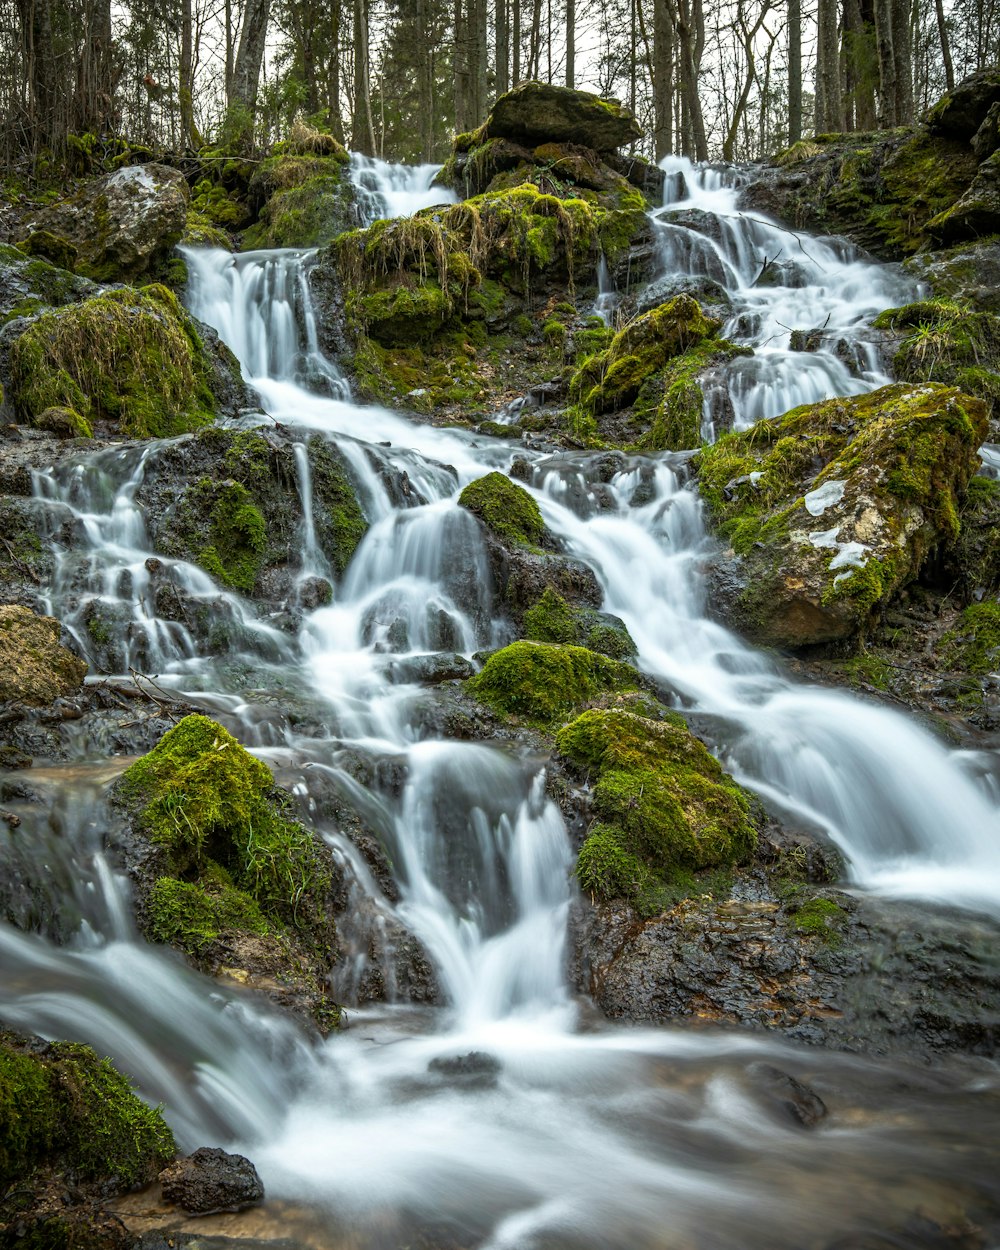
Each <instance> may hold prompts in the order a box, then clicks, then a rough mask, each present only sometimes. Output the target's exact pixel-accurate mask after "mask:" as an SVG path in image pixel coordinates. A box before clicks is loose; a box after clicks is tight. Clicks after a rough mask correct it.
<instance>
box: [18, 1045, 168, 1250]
mask: <svg viewBox="0 0 1000 1250" xmlns="http://www.w3.org/2000/svg"><path fill="white" fill-rule="evenodd" d="M174 1154H175V1147H174V1139H173V1135H172V1134H171V1132H170V1129H169V1128H168V1127H167V1125H166V1124H165V1123H164V1121H163V1117H162V1116H161V1115H160V1113H159V1111H157V1110H155V1109H153V1108H152V1107H148V1106H146V1104H145V1103H143V1102H142V1101H141V1100H140V1099H139V1098H138V1097H137V1096H136V1094H135V1092H134V1090H133V1089H132V1086H131V1085H130V1084H129V1082H128V1080H127V1079H126V1078H125V1077H124V1076H122V1075H121V1073H120V1072H118V1071H116V1070H115V1068H114V1067H112V1065H111V1063H110V1061H109V1060H107V1059H101V1058H99V1057H98V1055H96V1054H95V1053H94V1051H93V1050H92V1049H91V1048H90V1047H89V1046H80V1045H76V1044H74V1043H70V1042H43V1041H42V1040H41V1039H40V1038H26V1037H22V1036H20V1035H18V1034H15V1033H10V1032H6V1031H2V1032H0V1186H2V1187H3V1188H4V1189H5V1190H6V1189H8V1187H10V1186H13V1185H15V1184H18V1185H25V1186H27V1185H30V1183H31V1180H32V1177H33V1174H34V1173H35V1172H36V1171H37V1170H38V1169H41V1168H51V1169H54V1170H57V1171H58V1172H59V1173H61V1174H62V1175H63V1176H65V1177H66V1179H67V1180H70V1181H71V1183H72V1180H76V1181H77V1182H85V1183H86V1182H97V1183H99V1184H100V1185H101V1187H102V1188H103V1189H104V1190H105V1191H106V1192H109V1193H115V1192H118V1193H120V1192H122V1191H124V1190H127V1189H133V1188H135V1187H137V1186H139V1185H144V1184H148V1183H149V1182H151V1181H153V1180H154V1179H155V1177H156V1175H157V1173H158V1172H159V1171H160V1170H161V1168H162V1167H163V1166H164V1164H166V1163H168V1162H169V1161H170V1160H171V1159H172V1158H173V1157H174ZM71 1178H72V1179H71ZM5 1206H6V1204H5ZM38 1244H41V1243H38ZM45 1244H48V1243H45ZM52 1244H56V1243H55V1242H53V1243H52Z"/></svg>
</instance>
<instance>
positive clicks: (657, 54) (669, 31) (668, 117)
mask: <svg viewBox="0 0 1000 1250" xmlns="http://www.w3.org/2000/svg"><path fill="white" fill-rule="evenodd" d="M650 77H651V79H652V83H653V151H654V154H655V156H656V159H657V160H658V161H659V160H662V159H663V157H664V156H669V155H670V153H671V152H672V151H673V150H674V143H673V126H674V118H673V110H674V23H673V16H672V13H671V11H670V8H669V6H668V4H667V0H653V70H652V74H651V76H650Z"/></svg>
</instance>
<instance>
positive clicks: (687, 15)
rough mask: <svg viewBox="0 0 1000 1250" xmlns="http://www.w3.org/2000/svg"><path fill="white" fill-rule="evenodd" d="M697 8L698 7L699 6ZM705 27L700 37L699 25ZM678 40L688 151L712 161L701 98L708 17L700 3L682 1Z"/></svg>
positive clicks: (678, 15) (678, 22)
mask: <svg viewBox="0 0 1000 1250" xmlns="http://www.w3.org/2000/svg"><path fill="white" fill-rule="evenodd" d="M695 5H697V8H696V7H695ZM699 25H700V27H701V32H700V36H699V31H698V26H699ZM677 37H678V41H679V43H680V53H681V89H682V93H683V94H682V99H683V103H684V122H685V125H684V136H685V143H684V151H685V155H687V156H693V157H694V159H695V160H698V161H707V160H708V138H707V136H706V133H705V118H704V115H703V114H702V111H701V101H700V99H699V98H698V68H697V66H698V61H699V59H700V53H699V45H700V46H702V47H703V46H704V18H703V16H702V15H701V6H700V4H698V0H694V3H692V0H678V3H677Z"/></svg>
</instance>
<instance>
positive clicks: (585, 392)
mask: <svg viewBox="0 0 1000 1250" xmlns="http://www.w3.org/2000/svg"><path fill="white" fill-rule="evenodd" d="M719 325H720V323H719V322H718V321H716V320H714V319H713V318H710V317H706V316H705V314H704V313H703V311H702V309H701V306H700V305H699V304H698V301H697V300H695V299H693V298H692V297H691V296H690V295H684V294H682V295H676V296H674V298H673V299H670V300H668V301H667V302H666V303H663V304H660V305H659V306H657V307H656V308H652V309H650V310H649V311H648V312H645V313H643V314H642V315H641V316H639V317H636V318H635V320H633V321H631V322H629V324H628V325H626V326H625V327H624V329H622V330H620V331H619V332H618V333H617V334H615V335H614V337H613V338H612V339H611V341H610V343H608V345H607V346H605V347H603V348H602V349H601V350H598V351H596V352H593V353H592V354H589V355H587V354H581V355H580V356H578V363H577V367H576V369H575V371H574V373H573V376H572V379H571V381H570V388H569V393H570V398H571V400H572V401H573V404H572V406H571V408H570V419H571V422H572V428H573V430H574V432H575V433H576V434H577V436H578V437H580V438H583V439H586V440H588V441H597V442H600V443H605V444H610V445H614V446H624V447H632V448H635V449H638V450H644V451H678V450H682V449H684V448H689V447H696V446H697V445H698V444H699V443H700V442H701V425H702V410H703V406H704V394H703V391H702V385H701V383H702V379H703V377H704V376H705V375H706V374H707V373H708V372H709V371H710V370H711V369H713V368H714V367H715V366H717V365H719V364H721V363H722V362H723V361H725V360H728V359H730V358H731V357H732V356H735V355H740V354H744V353H746V352H747V350H748V349H746V348H739V347H736V346H734V345H733V344H731V343H728V342H727V341H726V340H724V339H720V338H719V337H718V330H719Z"/></svg>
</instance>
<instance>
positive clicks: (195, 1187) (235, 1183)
mask: <svg viewBox="0 0 1000 1250" xmlns="http://www.w3.org/2000/svg"><path fill="white" fill-rule="evenodd" d="M159 1180H160V1185H161V1186H162V1189H163V1197H164V1198H165V1199H166V1200H167V1202H172V1203H174V1204H175V1205H176V1206H179V1207H183V1209H184V1210H185V1211H191V1212H193V1213H194V1214H197V1215H209V1214H212V1213H214V1212H216V1211H242V1210H243V1209H244V1208H245V1207H250V1206H253V1205H254V1204H255V1203H258V1202H263V1201H264V1185H263V1182H262V1181H261V1179H260V1176H259V1175H258V1174H257V1169H256V1168H255V1167H254V1165H253V1164H252V1163H251V1162H250V1160H249V1159H248V1158H246V1157H245V1156H244V1155H237V1154H228V1153H227V1152H226V1151H225V1150H219V1149H218V1148H217V1147H213V1146H202V1147H201V1149H200V1150H196V1151H195V1152H194V1154H191V1155H187V1156H186V1157H185V1158H183V1159H175V1160H174V1162H173V1163H171V1164H169V1165H168V1166H167V1167H165V1168H164V1169H163V1171H162V1172H161V1173H160V1177H159Z"/></svg>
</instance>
